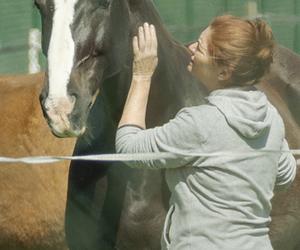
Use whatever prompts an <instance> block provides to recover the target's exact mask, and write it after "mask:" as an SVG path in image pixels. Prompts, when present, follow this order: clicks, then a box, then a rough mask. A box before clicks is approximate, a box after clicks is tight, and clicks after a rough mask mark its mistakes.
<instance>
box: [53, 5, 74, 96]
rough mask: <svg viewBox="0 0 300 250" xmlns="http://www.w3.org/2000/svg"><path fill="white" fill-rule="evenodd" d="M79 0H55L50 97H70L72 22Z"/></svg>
mask: <svg viewBox="0 0 300 250" xmlns="http://www.w3.org/2000/svg"><path fill="white" fill-rule="evenodd" d="M77 1H78V0H54V7H55V12H54V15H53V24H52V34H51V38H50V43H49V49H48V76H49V97H48V98H50V99H56V98H59V97H60V98H61V97H65V98H66V97H68V94H67V85H68V82H69V79H70V74H71V71H72V68H73V61H74V54H75V43H74V41H73V38H72V32H71V24H72V23H73V19H74V9H75V5H76V3H77Z"/></svg>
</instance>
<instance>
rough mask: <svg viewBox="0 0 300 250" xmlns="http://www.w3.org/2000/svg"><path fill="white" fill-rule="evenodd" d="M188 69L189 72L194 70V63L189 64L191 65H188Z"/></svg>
mask: <svg viewBox="0 0 300 250" xmlns="http://www.w3.org/2000/svg"><path fill="white" fill-rule="evenodd" d="M187 70H188V71H189V72H192V70H193V65H191V64H189V65H188V66H187Z"/></svg>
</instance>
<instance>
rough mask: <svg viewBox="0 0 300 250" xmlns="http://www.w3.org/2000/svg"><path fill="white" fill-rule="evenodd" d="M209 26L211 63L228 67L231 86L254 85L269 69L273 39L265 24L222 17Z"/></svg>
mask: <svg viewBox="0 0 300 250" xmlns="http://www.w3.org/2000/svg"><path fill="white" fill-rule="evenodd" d="M209 27H210V30H211V32H210V38H209V41H208V48H209V53H210V54H211V56H212V57H213V61H214V63H216V64H217V65H218V66H226V67H228V68H229V70H230V71H231V79H230V80H229V81H230V84H235V85H245V84H255V83H257V82H258V80H259V79H260V78H261V77H262V76H263V75H264V74H265V73H266V72H267V71H268V70H269V68H270V65H271V63H272V61H273V49H274V39H273V33H272V29H271V28H270V27H269V26H268V25H267V23H266V22H264V21H263V20H261V19H255V20H247V19H242V18H239V17H234V16H230V15H225V16H219V17H216V18H215V19H214V20H213V21H212V22H211V23H210V25H209Z"/></svg>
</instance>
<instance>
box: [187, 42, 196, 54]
mask: <svg viewBox="0 0 300 250" xmlns="http://www.w3.org/2000/svg"><path fill="white" fill-rule="evenodd" d="M196 46H197V43H196V42H194V43H191V44H190V45H189V46H188V48H189V50H190V51H191V52H192V53H193V54H194V53H195V52H196Z"/></svg>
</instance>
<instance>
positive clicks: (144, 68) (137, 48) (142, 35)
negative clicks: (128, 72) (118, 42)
mask: <svg viewBox="0 0 300 250" xmlns="http://www.w3.org/2000/svg"><path fill="white" fill-rule="evenodd" d="M133 53H134V60H133V76H134V77H135V76H138V77H149V78H151V77H152V75H153V73H154V71H155V68H156V66H157V63H158V58H157V37H156V31H155V27H154V26H153V25H149V24H148V23H144V25H143V26H140V27H139V30H138V35H137V36H135V37H134V38H133Z"/></svg>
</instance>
